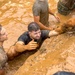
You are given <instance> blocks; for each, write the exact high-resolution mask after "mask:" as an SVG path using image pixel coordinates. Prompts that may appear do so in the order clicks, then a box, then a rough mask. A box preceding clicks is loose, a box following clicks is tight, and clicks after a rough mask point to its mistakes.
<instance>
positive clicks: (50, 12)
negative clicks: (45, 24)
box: [49, 9, 60, 22]
mask: <svg viewBox="0 0 75 75" xmlns="http://www.w3.org/2000/svg"><path fill="white" fill-rule="evenodd" d="M49 14H51V15H53V16H54V17H55V18H56V19H57V21H58V22H60V20H59V18H58V17H57V16H56V15H55V14H54V13H52V11H51V10H50V9H49Z"/></svg>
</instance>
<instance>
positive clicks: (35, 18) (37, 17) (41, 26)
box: [34, 16, 52, 30]
mask: <svg viewBox="0 0 75 75" xmlns="http://www.w3.org/2000/svg"><path fill="white" fill-rule="evenodd" d="M39 20H40V17H39V16H34V21H35V22H36V23H37V24H38V25H39V26H40V28H41V29H42V30H52V28H49V27H46V26H45V25H44V24H42V23H41V22H40V21H39Z"/></svg>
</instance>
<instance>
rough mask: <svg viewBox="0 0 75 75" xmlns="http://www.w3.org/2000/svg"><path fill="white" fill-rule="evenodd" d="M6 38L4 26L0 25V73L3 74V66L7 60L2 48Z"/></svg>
mask: <svg viewBox="0 0 75 75" xmlns="http://www.w3.org/2000/svg"><path fill="white" fill-rule="evenodd" d="M5 40H7V32H6V30H5V28H3V27H2V26H1V25H0V75H4V74H5V71H4V66H5V64H6V62H7V55H6V53H5V51H4V48H3V42H4V41H5Z"/></svg>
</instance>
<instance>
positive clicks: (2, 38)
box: [0, 27, 7, 42]
mask: <svg viewBox="0 0 75 75" xmlns="http://www.w3.org/2000/svg"><path fill="white" fill-rule="evenodd" d="M5 40H7V32H6V30H5V28H3V27H2V30H1V31H0V41H2V42H3V41H5Z"/></svg>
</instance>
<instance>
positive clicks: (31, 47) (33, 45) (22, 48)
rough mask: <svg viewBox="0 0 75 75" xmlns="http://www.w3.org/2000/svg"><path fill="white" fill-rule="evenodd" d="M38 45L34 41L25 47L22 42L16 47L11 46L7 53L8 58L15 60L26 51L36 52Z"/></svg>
mask: <svg viewBox="0 0 75 75" xmlns="http://www.w3.org/2000/svg"><path fill="white" fill-rule="evenodd" d="M37 46H38V45H37V43H36V42H34V40H32V41H30V42H29V43H28V44H27V45H25V44H24V43H23V42H22V41H18V42H17V43H16V44H15V45H14V46H11V47H10V48H9V50H8V52H7V55H8V58H9V59H13V58H14V57H15V56H17V55H18V54H19V53H21V52H24V51H26V50H35V49H36V48H37Z"/></svg>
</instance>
